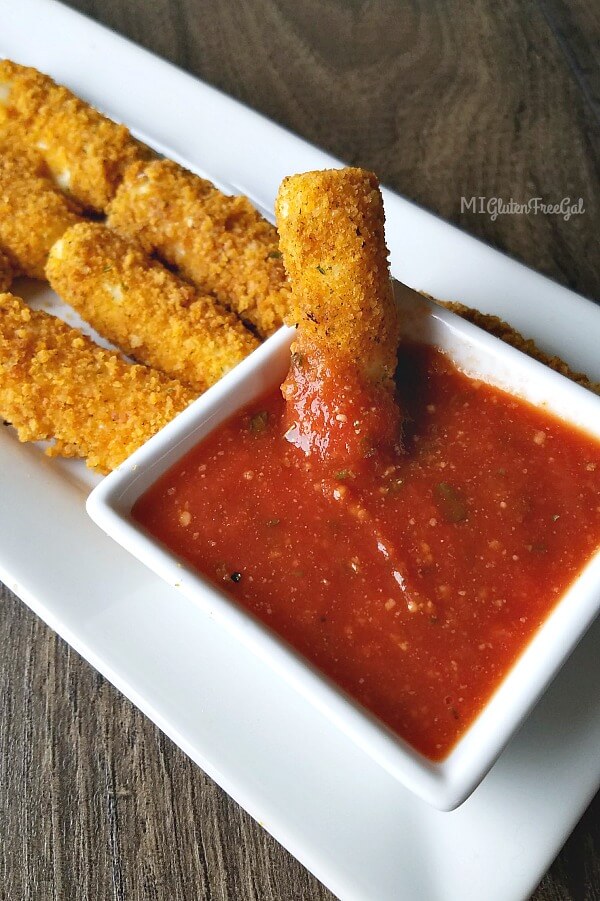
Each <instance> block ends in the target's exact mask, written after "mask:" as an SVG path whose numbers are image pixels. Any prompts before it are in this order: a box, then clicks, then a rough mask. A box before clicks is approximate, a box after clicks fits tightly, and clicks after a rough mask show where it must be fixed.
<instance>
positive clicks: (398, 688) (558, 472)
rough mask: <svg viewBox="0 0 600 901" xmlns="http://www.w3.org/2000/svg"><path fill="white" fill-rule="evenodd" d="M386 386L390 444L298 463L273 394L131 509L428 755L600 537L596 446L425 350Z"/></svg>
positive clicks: (406, 352) (464, 725)
mask: <svg viewBox="0 0 600 901" xmlns="http://www.w3.org/2000/svg"><path fill="white" fill-rule="evenodd" d="M398 383H399V385H400V394H401V409H402V412H403V416H404V432H403V437H402V446H403V452H402V453H401V454H398V453H394V454H392V453H388V452H385V453H384V452H382V453H376V454H369V455H367V456H366V457H365V458H364V459H361V460H360V462H353V463H351V464H350V465H348V466H342V465H340V464H339V462H333V464H332V465H329V464H328V463H327V461H326V460H322V459H319V458H315V457H310V458H309V457H307V456H305V455H304V454H303V453H301V452H300V450H299V448H298V447H295V446H294V445H293V444H290V442H289V441H287V440H286V439H285V437H284V436H285V433H286V431H287V430H288V429H289V421H288V418H287V411H286V407H285V404H284V401H283V399H282V397H281V393H280V392H279V391H278V390H275V391H272V392H270V393H269V394H267V395H266V396H264V397H263V398H262V399H260V400H259V401H256V402H255V403H253V404H252V405H251V406H250V407H248V408H246V409H245V410H243V411H242V412H240V413H238V414H236V415H235V416H233V417H232V418H231V419H230V420H228V421H227V422H226V423H225V424H223V425H221V426H220V427H219V428H217V429H216V430H215V431H214V432H212V433H211V434H210V435H209V436H208V437H207V438H206V439H205V440H204V441H202V442H201V443H200V444H199V445H197V446H196V447H195V448H194V449H193V450H191V451H190V452H189V453H187V454H186V455H185V457H184V458H183V459H181V460H180V461H179V462H178V463H177V464H175V466H173V467H172V468H171V469H170V470H168V471H167V472H166V473H165V474H164V475H163V476H161V477H160V479H159V480H158V481H157V482H156V483H155V484H154V485H152V486H151V487H150V489H148V490H147V491H146V492H145V493H144V494H143V495H142V497H141V498H139V500H138V501H137V502H136V504H135V506H134V508H133V511H132V513H133V517H134V518H135V519H136V520H137V521H138V522H139V523H140V524H141V525H142V526H143V527H144V528H145V529H146V530H147V531H148V532H150V533H151V534H152V535H154V536H155V537H156V538H158V539H159V540H160V541H161V542H163V543H164V544H165V545H166V546H167V547H169V548H170V549H171V550H172V551H174V552H175V553H176V554H177V555H179V556H180V557H181V558H183V559H185V560H187V561H188V562H189V563H191V564H192V565H193V566H194V567H195V568H196V569H197V570H198V571H199V572H201V573H202V574H204V575H205V576H207V577H208V578H209V579H210V580H211V581H212V582H213V583H214V584H216V585H218V586H219V587H220V588H221V589H223V590H224V591H226V592H227V594H229V595H231V596H232V597H233V598H235V600H236V601H237V602H238V603H239V604H240V605H242V606H243V607H244V608H246V609H248V610H250V611H251V612H252V613H253V614H254V615H255V616H257V617H258V618H259V619H260V620H261V621H263V622H264V623H266V624H267V625H268V626H269V628H271V629H272V630H273V631H274V632H275V633H277V634H278V635H280V636H281V637H282V638H284V639H285V640H286V641H288V642H289V643H290V645H292V646H293V647H294V648H295V649H296V650H298V651H299V652H300V653H301V654H303V655H304V656H305V657H306V658H307V659H308V660H310V661H311V662H312V663H313V664H314V665H315V666H316V667H317V668H319V669H320V670H321V671H322V672H324V673H325V674H326V675H327V676H328V677H329V678H331V679H332V680H333V681H334V682H335V683H337V684H338V685H339V686H340V687H341V688H342V689H343V690H344V691H346V692H347V693H348V694H349V695H350V696H352V697H353V698H355V699H356V700H357V701H359V702H360V703H361V704H362V705H364V707H366V708H367V709H368V710H370V711H371V712H372V713H374V714H375V715H376V716H377V717H378V718H379V719H380V720H382V721H383V722H384V723H385V724H386V725H387V726H389V727H390V728H391V729H392V730H394V731H395V732H396V733H397V734H399V735H400V736H401V737H402V738H404V739H405V740H406V741H408V742H409V743H410V744H411V745H412V746H413V747H414V748H416V749H417V750H418V751H419V752H421V753H422V754H424V755H425V756H426V757H428V758H429V759H431V760H434V761H439V760H442V759H444V758H445V757H446V756H447V755H448V754H449V752H450V751H451V750H452V748H453V747H454V745H455V744H456V742H457V741H458V739H459V738H460V737H461V736H462V735H463V734H464V732H465V731H466V730H467V729H468V727H469V726H470V725H471V723H472V722H473V721H474V719H475V718H476V717H477V715H478V713H479V712H480V711H481V710H482V708H483V707H484V706H485V705H486V703H487V701H488V700H489V699H490V697H491V695H492V694H493V693H494V691H495V689H496V688H497V687H498V685H499V683H500V682H501V681H502V679H503V678H504V676H505V675H506V674H507V672H508V671H509V669H510V668H511V666H512V664H513V663H514V662H515V660H516V659H517V657H518V656H519V654H520V653H521V652H522V651H523V649H524V648H525V646H526V645H527V644H528V642H529V641H530V640H531V638H532V637H533V635H534V634H535V632H536V630H537V629H538V628H539V627H540V625H541V624H542V623H543V622H544V620H545V619H546V618H547V616H548V614H549V613H550V611H551V610H552V609H553V607H554V606H555V605H556V603H557V602H558V600H559V599H560V598H561V596H562V595H563V594H564V592H565V591H566V589H567V588H568V587H569V585H570V584H571V583H572V582H573V580H574V579H575V578H576V577H577V575H578V573H579V572H580V571H581V570H582V568H583V567H584V565H585V564H586V562H587V561H588V560H589V559H590V558H591V557H592V555H593V554H594V552H595V551H596V550H597V549H598V547H599V546H600V442H598V441H597V440H595V439H594V438H592V437H591V436H589V435H588V434H586V433H584V432H582V431H578V430H577V429H575V428H574V427H573V426H571V425H568V424H566V423H565V422H563V421H561V420H559V419H557V418H555V417H553V416H551V415H550V414H548V413H547V412H545V411H544V410H541V409H538V408H535V407H533V406H531V405H529V404H528V403H526V402H524V401H522V400H520V399H518V398H516V397H514V396H512V395H510V394H508V393H506V392H504V391H501V390H499V389H497V388H494V387H491V386H490V385H488V384H486V383H483V382H480V381H477V380H474V379H471V378H468V377H467V376H466V375H464V374H463V373H461V372H460V371H459V370H458V369H457V368H456V367H455V366H454V365H453V364H452V363H451V362H450V361H449V360H448V359H447V357H445V356H444V354H442V353H441V352H440V351H438V350H436V349H435V348H433V347H430V346H425V345H405V346H403V347H402V348H401V352H400V372H399V378H398Z"/></svg>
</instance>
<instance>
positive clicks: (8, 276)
mask: <svg viewBox="0 0 600 901" xmlns="http://www.w3.org/2000/svg"><path fill="white" fill-rule="evenodd" d="M12 280H13V269H12V266H11V265H10V260H9V259H8V257H7V256H6V254H5V253H4V251H3V250H1V249H0V293H1V292H3V291H8V289H9V287H10V284H11V282H12Z"/></svg>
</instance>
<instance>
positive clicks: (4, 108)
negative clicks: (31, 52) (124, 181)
mask: <svg viewBox="0 0 600 901" xmlns="http://www.w3.org/2000/svg"><path fill="white" fill-rule="evenodd" d="M3 122H4V123H5V124H6V126H7V127H9V128H10V129H11V130H13V131H15V132H17V133H18V134H19V135H20V136H21V138H22V140H23V141H27V142H28V143H30V144H33V146H35V147H36V148H37V149H38V150H39V151H40V153H41V154H42V155H43V157H44V159H45V161H46V163H47V164H48V167H49V169H50V171H51V173H52V176H53V178H54V179H55V181H56V183H57V184H58V185H59V186H60V187H61V188H62V189H63V190H64V191H66V192H68V193H70V194H71V195H72V196H73V197H74V198H75V199H76V200H77V201H78V202H79V203H81V204H82V206H84V207H86V208H89V209H92V210H96V211H98V212H102V211H104V210H105V209H106V207H107V205H108V203H109V201H110V200H111V199H112V197H113V196H114V193H115V191H116V188H117V186H118V184H119V182H120V181H121V178H122V177H123V173H124V171H125V169H126V168H127V166H129V165H130V164H131V163H132V162H134V161H135V160H139V159H146V158H147V157H148V156H150V151H149V149H148V148H146V147H144V146H143V145H142V144H140V143H139V142H138V141H136V140H134V139H133V138H132V137H131V135H130V133H129V131H128V129H127V128H125V126H124V125H119V124H117V123H116V122H113V121H112V120H111V119H108V118H106V116H103V115H102V114H101V113H99V112H98V111H97V110H95V109H94V108H93V107H91V106H90V105H89V104H87V103H84V101H83V100H80V99H79V98H78V97H76V96H75V95H74V94H72V93H71V91H69V90H67V88H65V87H62V86H61V85H57V84H56V83H55V82H54V81H53V80H52V79H51V78H49V77H48V76H47V75H44V74H42V73H41V72H38V71H37V70H36V69H31V68H28V67H26V66H20V65H18V64H17V63H13V62H11V61H10V60H7V59H5V60H1V61H0V130H1V129H2V127H3Z"/></svg>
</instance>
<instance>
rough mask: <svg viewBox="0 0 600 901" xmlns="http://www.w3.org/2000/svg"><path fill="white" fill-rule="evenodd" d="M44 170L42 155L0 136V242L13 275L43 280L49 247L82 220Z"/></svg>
mask: <svg viewBox="0 0 600 901" xmlns="http://www.w3.org/2000/svg"><path fill="white" fill-rule="evenodd" d="M43 172H44V165H43V161H42V160H41V158H38V160H37V161H36V159H35V157H34V156H33V155H32V154H31V153H30V152H26V153H21V152H20V150H19V148H18V147H17V146H16V145H15V143H14V142H13V141H12V140H3V139H2V136H1V135H0V245H1V246H2V249H3V250H4V251H5V253H6V254H7V256H8V258H9V260H10V263H11V264H12V267H13V269H14V271H15V274H21V275H29V276H31V277H33V278H42V279H43V278H45V274H44V268H45V266H46V261H47V259H48V253H49V252H50V248H51V247H52V245H53V244H54V242H55V241H56V240H58V238H60V236H61V235H62V234H64V232H65V231H66V230H67V229H68V228H69V226H71V225H74V224H75V223H76V222H79V221H80V219H81V217H80V216H79V215H78V214H77V212H76V209H75V207H74V205H73V204H72V202H71V201H70V200H69V199H68V198H67V197H65V196H64V194H62V193H61V192H60V191H59V190H58V188H56V187H55V185H54V184H53V182H52V181H50V179H49V178H47V177H46V176H45V175H44V174H43Z"/></svg>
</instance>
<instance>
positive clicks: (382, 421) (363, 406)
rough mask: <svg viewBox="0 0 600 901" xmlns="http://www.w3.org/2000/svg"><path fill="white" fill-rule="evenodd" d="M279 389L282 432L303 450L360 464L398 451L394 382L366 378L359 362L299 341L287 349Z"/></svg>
mask: <svg viewBox="0 0 600 901" xmlns="http://www.w3.org/2000/svg"><path fill="white" fill-rule="evenodd" d="M281 390H282V393H283V396H284V398H285V400H286V411H285V415H284V422H285V435H286V438H287V440H288V441H289V442H290V443H292V444H295V445H296V446H297V447H299V448H300V449H301V450H302V451H303V452H304V453H305V454H306V455H307V456H313V457H316V458H317V459H320V460H324V461H325V462H327V463H328V464H330V463H331V461H332V460H340V461H345V462H346V463H347V464H350V463H357V464H359V463H360V462H361V461H362V460H365V459H368V458H369V457H371V456H373V454H375V453H385V452H388V453H392V454H393V453H396V452H398V451H399V444H400V433H401V422H400V409H399V406H398V403H397V399H396V395H395V391H394V384H393V383H392V382H391V381H389V380H384V381H381V382H376V383H373V382H371V381H366V380H365V376H364V373H363V367H362V366H361V365H360V364H359V363H357V362H353V361H349V360H347V359H344V358H340V357H337V356H331V355H330V356H324V355H323V353H322V351H321V350H320V349H319V348H317V347H303V348H302V349H298V350H296V351H295V352H294V353H293V354H292V364H291V367H290V371H289V374H288V377H287V378H286V380H285V382H284V383H283V385H282V386H281Z"/></svg>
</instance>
